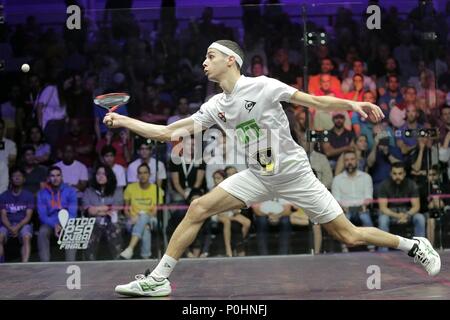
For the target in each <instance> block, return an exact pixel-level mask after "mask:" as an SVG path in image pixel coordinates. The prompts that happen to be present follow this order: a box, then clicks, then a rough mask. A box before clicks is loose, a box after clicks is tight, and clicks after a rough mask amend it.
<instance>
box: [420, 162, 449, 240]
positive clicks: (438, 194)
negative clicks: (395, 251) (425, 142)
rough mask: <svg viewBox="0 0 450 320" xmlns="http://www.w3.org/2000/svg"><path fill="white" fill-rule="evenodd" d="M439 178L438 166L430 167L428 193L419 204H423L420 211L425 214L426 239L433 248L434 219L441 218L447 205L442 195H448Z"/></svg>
mask: <svg viewBox="0 0 450 320" xmlns="http://www.w3.org/2000/svg"><path fill="white" fill-rule="evenodd" d="M440 176H441V175H440V170H439V166H438V165H434V166H432V167H431V169H430V170H429V172H428V183H429V184H430V189H429V192H428V190H427V193H426V194H425V197H424V199H423V201H422V197H421V203H425V207H424V210H422V211H424V212H426V213H427V238H428V240H430V243H431V245H433V246H434V245H437V244H436V243H435V242H436V241H435V239H436V238H435V229H436V219H439V218H441V217H442V215H443V214H444V208H445V206H446V205H448V203H449V201H448V198H443V197H442V195H446V194H448V193H449V192H450V190H449V189H450V188H449V187H448V185H447V184H443V183H442V180H441V179H440ZM441 223H442V222H441ZM441 245H442V244H441Z"/></svg>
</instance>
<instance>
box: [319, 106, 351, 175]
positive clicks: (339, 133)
mask: <svg viewBox="0 0 450 320" xmlns="http://www.w3.org/2000/svg"><path fill="white" fill-rule="evenodd" d="M346 113H347V112H333V123H334V127H333V128H332V129H331V131H330V132H329V134H328V139H329V140H328V142H324V143H323V145H322V148H323V151H324V153H325V155H326V156H327V158H328V159H329V160H330V164H331V167H332V168H333V169H334V168H335V166H336V162H337V160H338V158H339V156H340V155H341V154H342V153H343V152H345V151H349V150H353V148H354V143H353V142H352V141H353V139H354V137H355V135H354V133H353V132H352V131H349V130H347V129H345V128H344V121H345V114H346Z"/></svg>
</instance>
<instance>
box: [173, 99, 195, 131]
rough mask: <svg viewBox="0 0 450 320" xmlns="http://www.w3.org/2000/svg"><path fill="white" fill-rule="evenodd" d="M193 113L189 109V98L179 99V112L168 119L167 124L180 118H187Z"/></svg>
mask: <svg viewBox="0 0 450 320" xmlns="http://www.w3.org/2000/svg"><path fill="white" fill-rule="evenodd" d="M190 115H191V113H190V110H189V101H188V99H187V98H185V97H182V98H180V99H179V100H178V107H177V113H176V114H174V115H173V116H171V117H170V118H169V119H167V125H169V124H172V123H174V122H176V121H178V120H181V119H184V118H187V117H189V116H190Z"/></svg>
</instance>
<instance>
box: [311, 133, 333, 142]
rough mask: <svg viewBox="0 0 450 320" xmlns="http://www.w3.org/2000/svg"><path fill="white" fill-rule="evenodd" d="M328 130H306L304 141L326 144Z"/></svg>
mask: <svg viewBox="0 0 450 320" xmlns="http://www.w3.org/2000/svg"><path fill="white" fill-rule="evenodd" d="M328 134H329V132H328V130H324V131H317V130H308V131H307V133H306V140H307V141H308V142H328V141H329V138H328Z"/></svg>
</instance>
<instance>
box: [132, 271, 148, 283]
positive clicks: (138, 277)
mask: <svg viewBox="0 0 450 320" xmlns="http://www.w3.org/2000/svg"><path fill="white" fill-rule="evenodd" d="M149 275H150V269H147V270H145V272H144V274H142V273H141V274H137V275H135V276H134V278H135V279H136V280H138V281H141V280H145V279H147V277H148V276H149Z"/></svg>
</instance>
